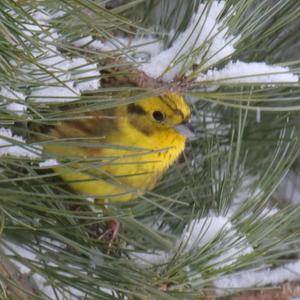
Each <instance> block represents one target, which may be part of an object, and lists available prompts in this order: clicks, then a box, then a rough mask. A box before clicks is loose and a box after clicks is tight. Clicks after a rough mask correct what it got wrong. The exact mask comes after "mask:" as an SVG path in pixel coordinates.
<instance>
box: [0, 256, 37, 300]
mask: <svg viewBox="0 0 300 300" xmlns="http://www.w3.org/2000/svg"><path fill="white" fill-rule="evenodd" d="M0 284H1V286H0V297H1V294H3V296H4V299H15V300H31V299H33V297H34V296H36V297H34V298H35V299H36V298H38V293H37V288H36V287H35V286H34V284H33V283H32V282H31V281H30V278H29V277H28V276H26V275H23V274H21V273H20V272H19V271H18V269H17V267H16V266H15V265H13V264H12V263H11V262H9V261H8V259H7V258H6V257H3V256H0Z"/></svg>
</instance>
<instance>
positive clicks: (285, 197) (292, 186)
mask: <svg viewBox="0 0 300 300" xmlns="http://www.w3.org/2000/svg"><path fill="white" fill-rule="evenodd" d="M299 182H300V176H299V174H298V173H297V172H294V171H290V172H289V173H288V174H287V175H286V177H285V178H284V180H283V181H282V182H281V184H280V185H279V187H278V188H277V190H276V191H275V193H274V197H275V198H277V199H278V200H279V201H286V202H291V203H294V204H299V203H300V184H299Z"/></svg>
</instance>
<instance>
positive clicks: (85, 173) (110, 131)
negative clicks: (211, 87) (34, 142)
mask: <svg viewBox="0 0 300 300" xmlns="http://www.w3.org/2000/svg"><path fill="white" fill-rule="evenodd" d="M190 115H191V112H190V108H189V106H188V104H187V103H186V101H185V100H184V98H183V97H181V96H179V95H177V94H174V93H169V94H165V95H162V96H157V97H152V98H147V99H142V100H140V101H138V102H136V103H132V104H128V105H124V106H118V107H116V108H110V109H106V110H100V111H95V112H88V113H86V114H85V116H84V118H81V119H77V120H74V119H73V120H68V121H62V122H58V123H57V124H55V125H53V126H47V127H46V130H45V129H42V132H43V134H44V136H47V137H48V138H47V139H48V140H49V141H48V142H47V143H46V144H45V146H44V149H45V151H46V152H48V153H49V154H51V155H54V156H55V157H56V158H57V159H58V160H62V159H66V158H72V162H71V163H70V164H64V165H58V166H54V167H53V169H54V170H55V171H56V172H57V173H58V174H59V175H60V176H61V177H62V178H63V180H64V181H65V182H66V183H67V184H68V185H69V186H70V187H71V188H72V189H73V190H75V191H77V192H79V193H81V194H84V195H87V196H92V197H95V199H97V200H96V201H97V202H98V203H105V202H108V203H109V202H113V201H117V202H120V201H122V202H124V201H129V200H132V199H135V198H136V197H137V196H139V195H142V194H144V193H145V192H146V191H148V190H151V189H153V188H154V186H155V185H156V183H157V181H158V180H159V179H160V178H161V176H162V174H163V173H164V172H165V171H166V170H167V169H168V167H169V166H170V165H172V164H173V163H174V161H175V160H176V159H177V158H178V157H179V155H180V154H181V153H182V151H183V150H184V147H185V141H186V137H187V135H189V134H190V131H189V129H188V127H187V125H188V121H189V119H190ZM64 139H71V141H69V142H64V143H62V140H64ZM74 160H76V162H75V161H74Z"/></svg>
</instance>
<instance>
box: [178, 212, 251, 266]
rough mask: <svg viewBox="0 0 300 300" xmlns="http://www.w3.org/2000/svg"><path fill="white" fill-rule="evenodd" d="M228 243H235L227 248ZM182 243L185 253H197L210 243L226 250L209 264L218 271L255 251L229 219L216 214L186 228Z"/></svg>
mask: <svg viewBox="0 0 300 300" xmlns="http://www.w3.org/2000/svg"><path fill="white" fill-rule="evenodd" d="M217 236H218V237H219V239H218V240H217V242H215V241H214V239H215V238H216V237H217ZM228 241H231V242H234V243H232V245H230V247H228V246H226V243H228ZM181 243H182V244H183V245H185V251H190V252H191V251H193V252H195V251H197V249H200V248H201V247H204V246H205V245H207V244H209V243H212V245H213V248H214V249H216V250H217V249H218V250H219V251H220V249H223V250H225V251H221V253H219V254H218V257H217V258H214V259H212V260H211V261H209V262H208V264H209V265H213V266H214V268H216V269H219V268H222V267H224V266H226V265H230V264H233V263H234V262H235V261H237V260H238V258H239V257H240V256H243V255H246V254H249V253H251V252H252V251H253V248H252V247H251V246H250V245H249V243H248V242H247V240H246V238H245V237H243V236H242V235H241V234H239V232H238V231H237V230H236V229H235V228H234V226H233V225H232V224H231V222H230V220H229V219H228V217H224V216H216V215H215V214H214V213H212V214H211V216H208V217H205V218H200V219H199V220H193V221H192V222H191V223H190V224H189V225H188V226H186V227H185V229H184V232H183V234H182V236H181V239H180V244H181Z"/></svg>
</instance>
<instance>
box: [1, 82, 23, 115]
mask: <svg viewBox="0 0 300 300" xmlns="http://www.w3.org/2000/svg"><path fill="white" fill-rule="evenodd" d="M2 99H3V100H2ZM25 99H26V96H25V95H24V94H23V93H20V92H17V91H14V90H13V89H12V88H10V87H8V86H0V103H4V104H5V107H6V109H7V110H10V111H12V112H14V113H16V114H17V115H19V116H21V115H22V114H23V113H24V112H25V111H26V108H27V107H26V105H25V104H22V102H24V101H25ZM19 102H21V103H19Z"/></svg>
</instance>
